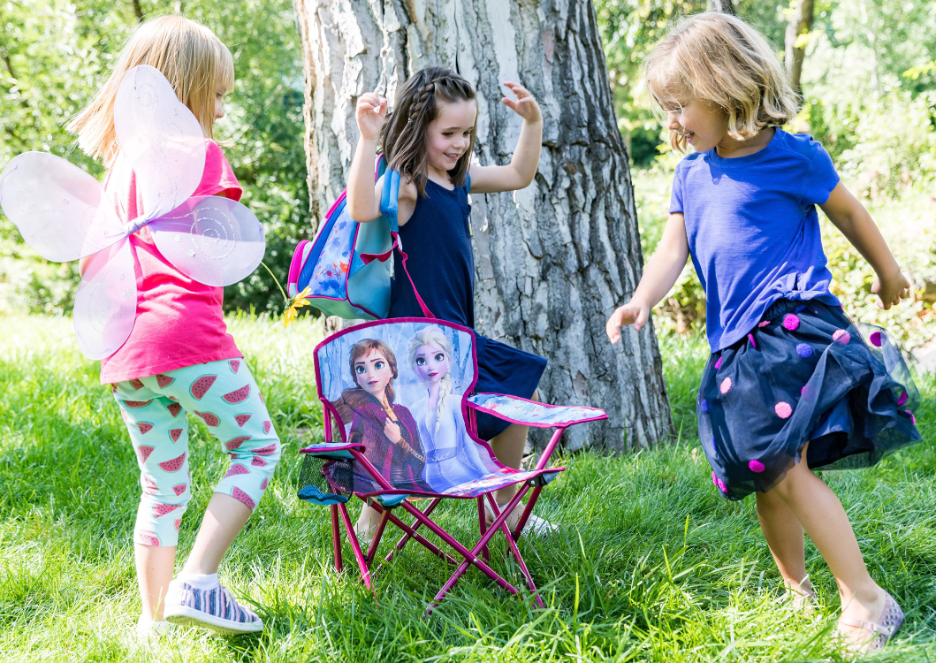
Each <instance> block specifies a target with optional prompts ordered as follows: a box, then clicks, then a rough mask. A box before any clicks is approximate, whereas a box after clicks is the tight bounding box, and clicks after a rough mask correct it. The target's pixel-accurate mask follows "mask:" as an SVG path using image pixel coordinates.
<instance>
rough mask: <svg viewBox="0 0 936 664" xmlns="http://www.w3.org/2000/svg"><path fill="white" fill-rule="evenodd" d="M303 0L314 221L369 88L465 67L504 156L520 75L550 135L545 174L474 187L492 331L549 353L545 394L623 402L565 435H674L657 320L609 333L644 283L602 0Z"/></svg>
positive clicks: (485, 137)
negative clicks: (617, 336)
mask: <svg viewBox="0 0 936 664" xmlns="http://www.w3.org/2000/svg"><path fill="white" fill-rule="evenodd" d="M294 2H295V6H296V11H297V14H298V18H299V30H300V34H301V38H302V48H303V62H304V67H305V80H306V103H305V120H306V153H307V156H308V171H309V174H308V177H309V188H310V192H311V195H310V198H311V207H312V210H311V212H312V218H313V219H314V220H315V221H313V223H315V224H317V223H318V220H319V219H320V218H321V217H322V214H323V213H324V211H325V210H327V208H328V205H329V204H330V203H331V202H332V201H334V200H335V198H336V197H337V196H338V195H339V194H340V192H341V190H342V189H343V188H344V186H345V182H346V175H347V170H348V167H349V165H350V161H351V157H352V154H353V151H354V146H355V144H356V141H357V139H358V131H357V126H356V124H355V121H354V107H355V104H356V102H357V99H358V97H359V96H360V95H361V94H362V93H364V92H366V91H370V90H376V91H377V92H378V93H380V94H382V95H386V96H387V97H388V99H389V100H390V103H391V110H392V104H393V100H394V97H395V95H396V92H397V90H398V89H399V87H400V86H401V85H402V83H403V82H404V81H405V80H406V79H407V77H408V76H410V75H411V74H412V73H414V72H416V71H418V70H419V69H422V68H423V67H426V66H429V65H435V64H438V65H443V66H447V67H450V68H451V69H453V70H455V71H457V72H458V73H459V74H461V75H462V76H464V77H465V78H466V79H468V81H469V82H471V83H472V85H474V86H475V88H476V89H477V91H478V108H479V115H478V122H477V141H476V148H477V157H478V158H479V160H480V162H481V163H482V164H505V163H509V161H510V158H511V155H512V153H513V150H514V148H515V146H516V143H517V138H518V136H519V131H520V126H521V120H520V118H518V117H517V116H516V115H514V114H513V113H512V112H511V111H510V110H509V109H507V108H506V107H505V106H504V105H503V104H502V103H501V101H500V100H501V98H502V97H503V96H504V92H505V88H504V87H503V85H502V83H503V82H504V81H519V82H521V83H522V84H523V85H525V86H526V87H527V88H529V89H530V90H531V91H532V93H533V94H534V95H535V96H536V98H537V99H538V100H539V102H540V106H541V107H542V110H543V116H544V137H543V150H542V154H541V157H540V163H539V172H538V173H537V175H536V180H535V182H534V183H533V184H532V185H531V186H529V187H527V188H526V189H523V190H521V191H517V192H509V193H502V194H488V195H473V196H472V205H473V210H472V221H471V223H472V233H473V244H474V251H475V270H476V292H475V306H476V324H477V328H478V331H479V332H481V333H482V334H485V335H487V336H489V337H491V338H494V339H498V340H501V341H504V342H505V343H509V344H511V345H513V346H516V347H519V348H523V349H524V350H528V351H531V352H534V353H537V354H539V355H541V356H543V357H546V358H548V359H549V368H548V369H547V371H546V374H545V375H544V377H543V380H542V382H541V384H540V390H539V391H540V397H541V398H543V400H545V401H547V402H549V403H556V404H588V405H594V406H598V407H601V408H604V409H605V410H606V411H607V412H608V415H609V420H608V421H607V422H599V423H594V424H591V425H587V426H579V427H573V428H572V429H570V430H569V431H568V433H567V434H566V435H567V439H566V441H565V445H566V449H578V448H581V447H584V446H590V447H599V448H600V447H604V448H607V449H611V450H619V451H620V450H625V449H631V448H641V447H648V446H650V445H651V444H653V443H655V442H658V441H664V440H668V439H670V438H671V437H672V435H673V425H672V420H671V417H670V411H669V404H668V401H667V398H666V389H665V386H664V383H663V375H662V370H661V368H662V367H661V361H660V354H659V349H658V347H657V343H656V337H655V335H654V332H653V326H652V324H650V325H648V326H647V327H646V328H645V330H644V331H641V332H640V333H639V334H636V333H634V332H633V330H631V329H630V328H628V329H626V330H625V331H624V333H623V339H622V341H621V342H619V344H618V345H617V346H611V345H610V344H609V343H608V340H607V337H606V336H605V333H604V326H605V321H606V319H607V317H608V316H609V315H610V314H611V312H612V311H613V309H614V307H615V306H618V305H620V304H623V303H624V302H626V301H627V300H628V299H629V298H630V296H631V295H632V294H633V291H634V289H635V288H636V286H637V282H638V280H639V278H640V274H641V271H642V265H643V257H642V254H641V249H640V240H639V236H638V233H637V215H636V211H635V206H634V196H633V187H632V184H631V180H630V172H629V170H628V161H627V154H626V151H625V149H624V144H623V142H622V140H621V135H620V133H619V131H618V129H617V125H616V121H615V115H614V109H613V105H612V99H611V93H610V88H609V84H608V75H607V70H606V67H605V59H604V53H603V52H602V49H601V41H600V38H599V33H598V28H597V24H596V22H595V13H594V8H593V7H592V4H591V2H590V0H543V1H542V2H531V1H529V0H510V1H508V0H454V1H453V0H294ZM540 433H542V432H540ZM534 442H535V443H536V444H537V446H541V445H542V444H543V437H542V436H541V435H540V436H535V437H534Z"/></svg>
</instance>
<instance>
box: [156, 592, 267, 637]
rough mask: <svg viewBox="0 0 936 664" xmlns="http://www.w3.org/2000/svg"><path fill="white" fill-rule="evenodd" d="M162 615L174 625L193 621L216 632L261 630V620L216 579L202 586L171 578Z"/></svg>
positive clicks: (229, 632) (241, 632) (191, 623)
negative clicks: (213, 583) (197, 586)
mask: <svg viewBox="0 0 936 664" xmlns="http://www.w3.org/2000/svg"><path fill="white" fill-rule="evenodd" d="M164 613H165V618H166V620H168V621H169V622H171V623H173V624H175V625H186V626H191V625H195V626H198V627H204V628H206V629H210V630H213V631H215V632H218V633H219V634H251V633H254V632H262V631H263V621H262V620H260V617H259V616H258V615H257V614H255V613H254V612H252V611H250V610H249V609H245V608H244V607H243V606H241V605H240V603H239V602H238V601H237V600H236V599H234V597H233V596H232V595H231V593H230V592H228V589H227V588H225V587H224V586H222V585H221V584H220V583H218V584H216V585H214V586H213V587H211V588H208V589H206V590H203V589H201V588H195V587H193V586H191V585H189V584H188V583H185V582H183V581H178V580H173V581H172V582H171V583H170V584H169V590H168V592H167V593H166V610H165V612H164Z"/></svg>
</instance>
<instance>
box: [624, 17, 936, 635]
mask: <svg viewBox="0 0 936 664" xmlns="http://www.w3.org/2000/svg"><path fill="white" fill-rule="evenodd" d="M646 82H647V86H648V89H649V90H650V91H651V93H652V95H653V97H654V99H655V101H656V102H657V103H658V104H659V105H660V107H661V108H662V110H663V111H664V112H665V113H666V122H667V128H668V129H669V131H670V141H671V143H672V145H673V146H674V148H676V149H678V150H680V151H685V149H686V146H687V145H691V146H692V147H693V148H694V150H695V152H694V153H693V154H690V155H689V156H687V157H686V158H685V159H683V160H682V161H681V162H680V164H679V166H678V167H677V169H676V175H675V179H674V182H673V195H672V203H671V205H670V216H669V220H668V221H667V224H666V228H665V230H664V233H663V238H662V240H661V241H660V244H659V247H658V248H657V251H656V253H655V254H654V256H653V258H652V259H651V260H650V262H649V263H648V264H647V267H646V270H645V272H644V275H643V278H642V279H641V281H640V284H639V285H638V287H637V290H636V291H635V292H634V295H633V298H632V299H631V300H630V302H628V303H627V304H625V305H624V306H622V307H620V308H618V309H617V310H616V311H615V312H614V314H613V315H612V316H611V318H610V319H609V320H608V324H607V333H608V337H609V338H610V340H611V342H612V343H617V341H618V339H620V335H621V333H620V327H621V326H622V325H633V326H634V330H635V331H637V330H640V329H641V328H642V327H643V326H644V324H645V323H646V321H647V318H648V317H649V315H650V309H651V308H653V306H655V305H656V304H657V303H658V302H659V301H660V300H661V299H662V298H663V296H664V295H665V294H666V293H667V292H668V291H669V290H670V288H672V286H673V284H674V283H675V282H676V279H677V277H678V276H679V274H680V272H681V271H682V268H683V266H684V265H685V264H686V259H687V257H690V256H691V258H692V262H693V265H694V267H695V269H696V272H697V273H698V275H699V279H700V281H701V282H702V286H703V288H704V289H705V295H706V301H707V304H706V314H707V319H706V325H707V334H708V340H709V344H710V346H711V350H712V355H711V357H710V359H709V362H708V364H707V366H706V368H705V372H704V374H703V377H702V386H701V389H700V391H699V400H698V409H697V412H698V421H699V434H700V437H701V440H702V446H703V448H704V450H705V453H706V456H707V457H708V459H709V463H710V464H711V466H712V481H713V483H714V484H715V486H716V487H717V490H718V491H720V493H721V494H722V495H723V496H725V497H726V498H728V499H731V500H739V499H741V498H743V497H745V496H746V495H748V494H750V493H755V495H756V498H757V514H758V518H759V520H760V523H761V528H762V529H763V531H764V535H765V537H766V539H767V544H768V546H769V547H770V551H771V553H772V554H773V557H774V560H775V561H776V563H777V567H778V568H779V570H780V574H781V575H782V577H783V581H784V585H785V586H786V587H787V589H788V593H790V595H791V596H792V597H793V598H794V600H796V601H797V603H798V604H803V603H804V602H806V601H809V600H810V599H811V598H812V597H813V596H814V595H813V590H812V586H811V584H810V582H809V579H808V577H807V575H806V563H805V554H804V543H803V534H804V531H805V533H808V534H809V536H810V537H811V538H812V540H813V542H814V543H815V544H816V547H817V548H818V550H819V552H820V553H821V554H822V557H823V558H824V559H825V561H826V562H827V563H828V565H829V568H830V569H831V571H832V573H833V574H834V576H835V579H836V582H837V583H838V588H839V594H840V598H841V603H842V615H841V617H840V618H839V630H838V631H839V633H840V634H841V636H842V637H843V638H844V639H846V641H847V642H848V643H849V644H850V647H852V648H855V649H862V650H866V649H876V648H880V647H883V646H884V644H885V643H886V642H887V640H888V639H889V638H890V636H891V635H892V634H893V633H894V632H895V631H896V629H897V628H898V627H899V625H900V623H901V622H902V620H903V612H902V611H901V610H900V607H899V606H898V605H897V603H896V602H895V601H894V599H893V598H892V597H891V596H890V595H889V594H887V592H885V591H884V590H883V589H882V588H881V587H880V586H878V585H877V584H876V583H875V582H874V580H873V579H872V578H871V577H870V575H869V574H868V571H867V568H866V567H865V564H864V560H863V559H862V555H861V551H860V550H859V548H858V542H857V540H856V538H855V534H854V532H853V531H852V527H851V524H850V523H849V520H848V516H847V515H846V513H845V510H844V509H843V508H842V504H841V503H840V502H839V500H838V498H837V497H836V496H835V494H834V493H833V492H832V490H831V489H830V488H829V487H828V486H826V484H825V483H824V482H823V481H822V480H821V479H820V478H819V477H818V476H817V475H815V474H814V473H813V472H812V469H814V468H818V467H822V468H824V469H828V468H854V467H860V466H869V465H873V464H875V463H877V462H878V461H879V460H880V459H881V458H882V457H884V456H885V455H887V454H889V453H891V452H893V451H894V450H896V449H899V448H901V447H904V446H906V445H908V444H910V443H911V442H913V441H915V440H919V439H920V435H919V433H918V432H917V430H916V427H915V420H914V416H913V409H914V408H915V406H916V402H917V400H918V395H917V392H916V390H915V388H914V387H913V384H912V382H911V381H910V377H909V372H908V371H907V368H906V366H905V365H904V364H903V361H902V359H901V357H900V353H899V352H898V351H897V350H896V348H895V347H894V346H893V345H892V344H891V343H890V342H889V341H888V339H887V335H886V334H885V333H884V332H883V331H882V330H880V329H875V328H869V329H868V330H867V336H863V335H862V333H860V332H859V331H858V329H857V328H856V327H855V325H854V324H853V323H852V322H851V321H850V320H849V319H848V318H847V317H846V316H845V315H844V314H843V313H842V310H841V306H840V305H839V302H838V300H837V299H836V297H835V296H834V295H832V293H831V292H830V291H829V283H830V281H831V274H830V273H829V270H828V269H827V267H826V258H825V254H824V253H823V250H822V244H821V241H820V235H819V222H818V217H817V214H816V206H817V205H818V206H819V207H821V208H822V210H823V212H825V214H826V216H828V217H829V219H830V220H831V221H832V223H833V224H835V225H836V227H838V229H839V230H841V231H842V233H844V234H845V237H847V238H848V240H849V241H850V242H851V243H852V244H853V245H854V246H855V248H857V249H858V251H859V252H860V253H861V254H862V256H864V257H865V259H866V260H867V261H868V262H869V263H870V264H871V267H872V268H874V271H875V273H876V274H877V279H876V281H875V282H874V286H873V287H872V292H874V293H876V294H877V295H878V296H879V297H880V299H881V305H882V306H883V307H884V308H885V309H887V308H889V307H891V306H892V305H894V304H897V303H898V302H899V301H900V300H901V298H905V297H907V296H908V294H909V288H910V284H909V282H908V281H907V279H906V277H904V275H903V274H902V273H901V271H900V268H899V267H898V265H897V262H896V261H895V260H894V257H893V256H892V255H891V252H890V250H889V249H888V248H887V244H886V243H885V242H884V239H883V237H881V233H880V232H879V231H878V229H877V227H876V226H875V224H874V221H873V220H872V219H871V217H870V216H869V214H868V212H867V211H866V210H865V209H864V207H863V206H862V205H861V204H860V203H859V202H858V201H857V200H856V199H855V198H854V197H853V196H852V195H851V194H850V193H849V192H848V190H847V189H846V188H845V186H844V185H843V184H842V183H841V182H840V181H839V178H838V175H837V174H836V172H835V168H834V166H833V165H832V160H831V159H830V158H829V155H828V153H827V152H826V151H825V150H824V149H823V148H822V146H821V145H819V143H817V142H816V141H814V140H812V138H811V137H809V136H804V135H793V134H788V133H786V132H784V131H783V130H781V129H780V128H779V127H780V126H781V125H783V124H784V123H786V122H788V121H789V120H790V119H792V117H793V116H794V115H795V113H796V110H797V101H796V96H795V95H794V93H793V91H792V89H791V87H790V85H789V83H788V81H787V79H786V76H785V74H784V71H783V68H782V65H781V64H780V63H779V62H778V61H777V58H776V56H775V55H774V52H773V50H772V49H771V48H770V46H769V45H768V44H767V42H766V40H764V38H763V37H762V36H761V35H760V34H759V33H757V32H756V31H755V30H753V29H752V28H750V27H749V26H748V25H746V24H745V23H744V22H743V21H741V20H740V19H738V18H736V17H733V16H729V15H726V14H721V13H705V14H699V15H696V16H693V17H690V18H688V19H686V20H684V21H683V22H682V23H681V24H680V25H679V26H677V27H676V28H675V29H674V30H673V31H672V32H671V33H670V34H669V35H668V36H667V37H666V38H665V39H664V40H663V41H662V42H661V43H660V44H659V45H658V46H657V47H656V48H655V49H654V51H653V53H652V54H651V55H650V57H649V59H648V61H647V71H646Z"/></svg>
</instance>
